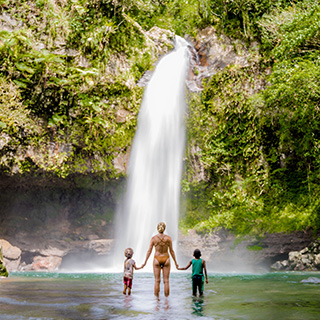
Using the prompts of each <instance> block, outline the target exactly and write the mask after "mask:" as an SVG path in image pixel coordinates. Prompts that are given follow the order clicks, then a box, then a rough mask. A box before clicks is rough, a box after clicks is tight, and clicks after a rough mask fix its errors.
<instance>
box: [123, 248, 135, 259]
mask: <svg viewBox="0 0 320 320" xmlns="http://www.w3.org/2000/svg"><path fill="white" fill-rule="evenodd" d="M124 255H125V257H126V258H128V259H130V258H132V256H133V250H132V249H131V248H127V249H126V250H124Z"/></svg>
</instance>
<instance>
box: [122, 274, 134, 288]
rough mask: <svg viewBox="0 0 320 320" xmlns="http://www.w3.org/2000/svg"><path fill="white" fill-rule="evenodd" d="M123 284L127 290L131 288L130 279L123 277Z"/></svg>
mask: <svg viewBox="0 0 320 320" xmlns="http://www.w3.org/2000/svg"><path fill="white" fill-rule="evenodd" d="M123 283H124V284H125V285H126V286H127V287H128V288H130V289H131V288H132V279H130V278H127V277H123Z"/></svg>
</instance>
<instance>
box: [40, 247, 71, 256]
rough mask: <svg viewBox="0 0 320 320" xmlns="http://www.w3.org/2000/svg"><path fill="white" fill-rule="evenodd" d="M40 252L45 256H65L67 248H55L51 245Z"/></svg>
mask: <svg viewBox="0 0 320 320" xmlns="http://www.w3.org/2000/svg"><path fill="white" fill-rule="evenodd" d="M39 253H40V254H41V255H42V256H45V257H50V256H55V257H63V256H65V255H66V254H67V252H66V251H65V250H60V249H58V248H54V247H51V246H50V247H48V248H47V249H42V250H39Z"/></svg>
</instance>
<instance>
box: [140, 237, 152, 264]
mask: <svg viewBox="0 0 320 320" xmlns="http://www.w3.org/2000/svg"><path fill="white" fill-rule="evenodd" d="M152 249H153V239H152V238H151V241H150V245H149V249H148V251H147V254H146V259H145V261H144V263H143V264H142V266H141V268H143V267H144V266H145V265H146V264H147V261H148V259H149V257H150V254H151V252H152Z"/></svg>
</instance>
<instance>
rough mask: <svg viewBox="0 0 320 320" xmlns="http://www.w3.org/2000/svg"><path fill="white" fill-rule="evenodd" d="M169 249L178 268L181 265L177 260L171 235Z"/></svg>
mask: <svg viewBox="0 0 320 320" xmlns="http://www.w3.org/2000/svg"><path fill="white" fill-rule="evenodd" d="M169 251H170V254H171V257H172V259H173V261H174V263H175V265H176V268H177V269H178V268H179V265H178V263H177V260H176V254H175V253H174V250H173V247H172V240H171V238H170V237H169ZM178 270H179V269H178Z"/></svg>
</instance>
